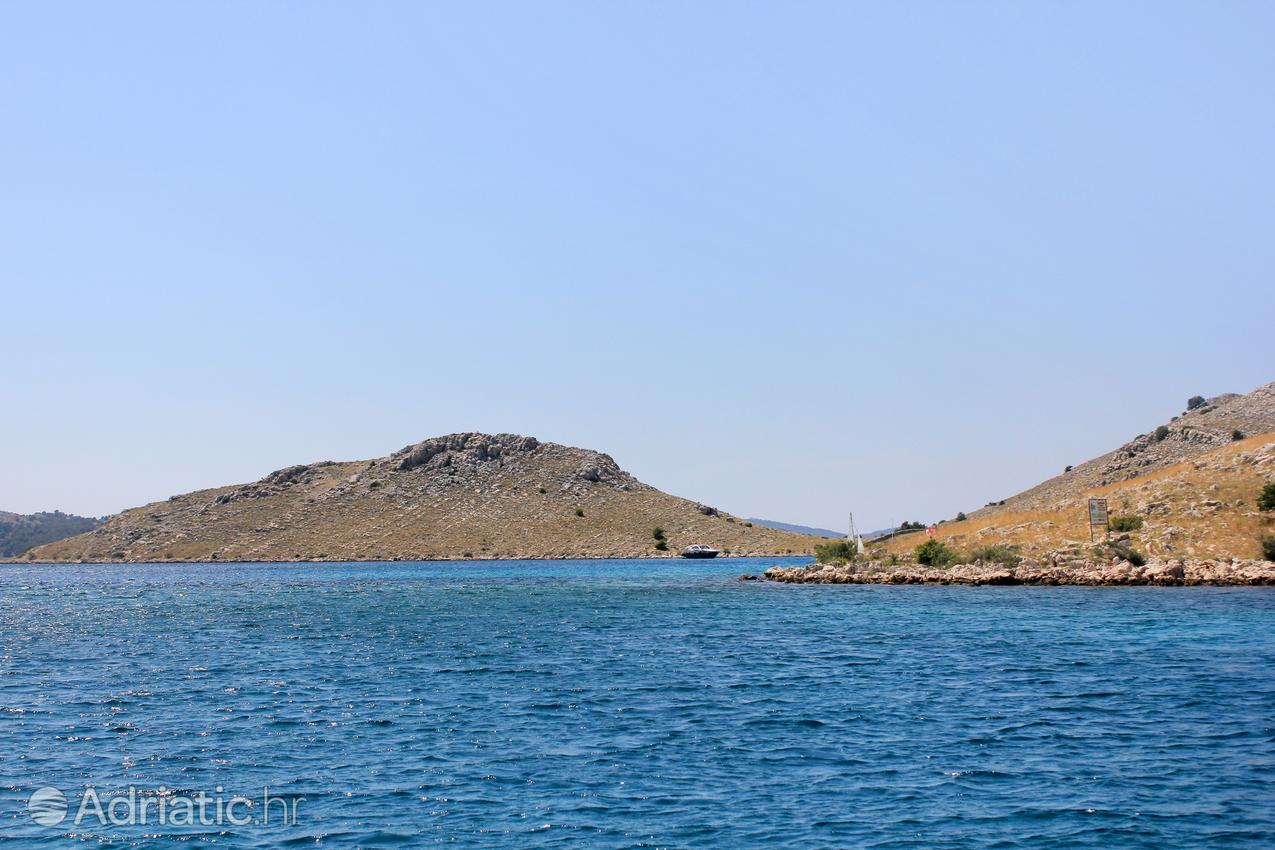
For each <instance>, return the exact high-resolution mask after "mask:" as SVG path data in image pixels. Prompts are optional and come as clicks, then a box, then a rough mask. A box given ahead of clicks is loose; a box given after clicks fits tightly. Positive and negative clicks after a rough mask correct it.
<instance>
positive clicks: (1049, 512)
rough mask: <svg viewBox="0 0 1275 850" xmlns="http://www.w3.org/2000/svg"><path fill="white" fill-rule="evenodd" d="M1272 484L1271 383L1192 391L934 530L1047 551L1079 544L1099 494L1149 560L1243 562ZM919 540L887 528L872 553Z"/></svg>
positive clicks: (1274, 415) (956, 544) (1258, 551)
mask: <svg viewBox="0 0 1275 850" xmlns="http://www.w3.org/2000/svg"><path fill="white" fill-rule="evenodd" d="M1272 483H1275V383H1272V384H1267V385H1265V386H1263V387H1259V388H1258V389H1256V390H1254V391H1253V392H1251V393H1249V394H1247V395H1243V396H1239V395H1224V396H1218V397H1216V398H1212V399H1208V400H1204V399H1197V400H1195V403H1194V407H1193V409H1191V410H1190V411H1188V412H1186V413H1184V414H1182V415H1181V416H1179V417H1175V419H1174V420H1173V421H1171V422H1169V423H1167V424H1166V425H1164V426H1161V427H1159V428H1157V429H1155V430H1153V431H1151V432H1149V433H1147V434H1143V435H1140V436H1138V437H1135V438H1134V439H1133V440H1130V441H1129V442H1127V443H1125V444H1124V445H1123V446H1121V447H1120V448H1118V449H1116V450H1115V451H1112V452H1108V453H1107V454H1105V455H1103V456H1101V457H1098V458H1095V459H1093V460H1091V461H1089V462H1087V463H1084V464H1081V465H1079V466H1077V467H1076V468H1075V469H1073V470H1071V471H1070V472H1067V473H1065V474H1064V475H1061V476H1058V477H1055V478H1053V479H1050V480H1049V481H1046V482H1044V483H1042V484H1040V485H1038V486H1036V487H1033V488H1031V489H1030V490H1027V491H1025V492H1023V493H1021V494H1019V495H1017V496H1014V497H1012V498H1009V499H1006V500H1005V501H1004V502H1001V503H998V504H996V505H991V506H988V507H986V508H984V509H982V510H978V511H971V512H970V514H969V515H968V516H967V517H963V518H958V519H957V520H954V521H948V522H942V523H940V524H938V526H937V527H936V529H935V539H936V540H937V541H938V542H940V543H942V544H944V545H945V546H947V547H949V548H951V549H953V550H955V551H956V552H957V553H960V552H975V551H979V550H981V549H985V548H986V547H989V546H993V547H995V546H1000V547H1006V546H1008V547H1013V548H1014V549H1015V551H1017V552H1019V553H1020V554H1021V555H1024V556H1027V557H1029V558H1033V559H1041V558H1048V557H1049V556H1050V554H1051V553H1055V552H1058V551H1062V550H1065V549H1067V548H1068V547H1074V546H1079V545H1081V544H1085V545H1087V544H1088V542H1089V538H1090V529H1089V524H1088V511H1087V503H1088V500H1089V499H1091V498H1100V499H1105V500H1106V501H1107V504H1108V508H1109V512H1110V514H1111V516H1112V517H1113V520H1115V521H1117V522H1118V523H1119V526H1118V528H1117V531H1118V532H1119V531H1126V532H1128V534H1129V546H1130V547H1131V549H1132V550H1133V551H1135V552H1137V553H1138V555H1139V556H1141V557H1143V558H1145V559H1147V561H1148V562H1149V563H1151V564H1154V563H1157V562H1161V563H1170V562H1174V561H1181V562H1183V563H1186V564H1187V565H1188V569H1189V565H1190V564H1192V563H1197V562H1198V563H1202V564H1209V563H1217V562H1219V561H1224V562H1226V563H1231V562H1232V561H1233V560H1237V561H1238V562H1244V561H1247V560H1249V559H1253V558H1259V557H1262V554H1263V553H1262V546H1261V545H1260V543H1259V539H1260V538H1261V536H1262V535H1271V534H1275V512H1272V511H1263V510H1260V509H1259V507H1258V504H1257V502H1258V497H1259V494H1260V493H1261V492H1262V490H1263V488H1264V487H1266V486H1267V485H1269V484H1272ZM1099 537H1101V531H1100V532H1099ZM923 540H925V535H923V534H920V533H913V534H907V535H902V536H899V537H896V538H895V539H893V540H890V541H888V542H886V543H883V544H882V546H881V549H882V555H883V556H890V555H893V556H894V557H896V558H907V557H908V556H909V555H910V554H911V552H912V550H913V549H915V547H916V546H917V544H919V543H920V542H921V541H923ZM1073 560H1074V559H1073ZM1097 563H1099V565H1100V566H1101V559H1099V562H1097ZM1077 569H1078V570H1082V571H1089V568H1088V567H1081V566H1079V565H1078V566H1077ZM1213 569H1214V568H1213V567H1208V568H1207V570H1206V571H1209V570H1213ZM1209 574H1210V575H1212V574H1213V573H1212V572H1209ZM1086 583H1087V582H1086Z"/></svg>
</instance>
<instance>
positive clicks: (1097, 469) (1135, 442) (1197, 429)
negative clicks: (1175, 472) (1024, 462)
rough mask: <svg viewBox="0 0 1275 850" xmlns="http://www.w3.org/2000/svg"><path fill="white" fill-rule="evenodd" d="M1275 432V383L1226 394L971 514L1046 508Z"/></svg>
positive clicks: (984, 514)
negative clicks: (1240, 439) (1238, 439)
mask: <svg viewBox="0 0 1275 850" xmlns="http://www.w3.org/2000/svg"><path fill="white" fill-rule="evenodd" d="M1271 431H1275V382H1272V383H1269V384H1266V385H1265V386H1261V387H1258V388H1257V389H1255V390H1253V391H1252V392H1251V393H1248V394H1247V395H1236V394H1234V393H1227V394H1225V395H1220V396H1216V397H1214V398H1211V399H1207V400H1206V401H1205V402H1204V403H1203V404H1201V405H1199V406H1198V407H1196V408H1195V409H1194V410H1187V411H1185V412H1183V413H1182V415H1181V416H1175V417H1174V418H1173V419H1172V420H1171V421H1169V422H1166V423H1164V424H1163V425H1162V426H1160V427H1159V428H1153V429H1151V430H1150V431H1149V432H1147V433H1146V434H1139V435H1138V436H1136V437H1134V438H1133V439H1132V440H1130V441H1129V442H1127V443H1125V444H1124V445H1122V446H1120V447H1119V448H1117V449H1114V450H1113V451H1110V452H1107V453H1106V454H1105V455H1102V456H1100V457H1096V458H1094V459H1093V460H1090V461H1087V462H1085V463H1081V464H1079V465H1077V466H1075V467H1073V468H1072V469H1070V470H1068V471H1066V472H1064V473H1063V474H1061V475H1058V476H1055V477H1054V478H1051V479H1049V480H1048V481H1045V482H1043V483H1041V484H1037V485H1036V486H1035V487H1032V488H1031V489H1030V490H1026V491H1024V492H1022V493H1019V494H1018V495H1017V496H1013V497H1011V498H1009V499H1006V500H1005V501H1004V502H1001V503H998V504H995V505H988V506H987V507H985V508H981V509H979V510H977V511H973V512H971V513H970V516H972V517H974V516H986V515H989V514H991V513H1000V512H1003V511H1022V510H1031V509H1035V508H1042V507H1046V506H1048V505H1050V504H1052V503H1054V502H1057V501H1058V500H1060V499H1067V498H1070V497H1074V496H1076V495H1078V494H1080V493H1084V492H1087V491H1088V490H1091V489H1093V488H1095V487H1104V486H1106V485H1108V484H1113V483H1116V482H1119V481H1127V480H1129V479H1131V478H1136V477H1138V476H1140V475H1146V474H1148V473H1150V472H1155V471H1157V470H1161V469H1166V468H1168V467H1170V466H1173V465H1174V464H1177V463H1181V462H1182V461H1184V460H1189V459H1191V458H1194V457H1198V456H1200V455H1202V454H1204V453H1206V452H1209V451H1212V450H1214V449H1218V448H1221V447H1224V446H1227V445H1230V444H1231V443H1232V442H1235V433H1236V432H1239V434H1240V435H1242V436H1243V437H1253V436H1257V435H1259V434H1266V433H1269V432H1271Z"/></svg>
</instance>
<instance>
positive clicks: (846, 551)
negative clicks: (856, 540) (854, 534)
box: [815, 540, 858, 564]
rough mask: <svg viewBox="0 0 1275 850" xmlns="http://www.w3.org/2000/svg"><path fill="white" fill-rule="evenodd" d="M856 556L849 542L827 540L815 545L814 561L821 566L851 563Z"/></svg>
mask: <svg viewBox="0 0 1275 850" xmlns="http://www.w3.org/2000/svg"><path fill="white" fill-rule="evenodd" d="M857 554H858V552H857V551H856V549H855V547H854V546H853V545H852V544H851V543H850V541H849V540H829V541H828V542H827V543H816V544H815V560H816V561H818V562H819V563H821V564H831V563H834V562H836V561H842V562H845V561H853V560H854V559H855V556H856V555H857Z"/></svg>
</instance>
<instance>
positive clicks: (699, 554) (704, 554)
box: [682, 551, 720, 558]
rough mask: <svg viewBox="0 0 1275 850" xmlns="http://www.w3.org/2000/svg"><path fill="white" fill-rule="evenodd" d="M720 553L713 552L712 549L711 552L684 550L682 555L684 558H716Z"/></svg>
mask: <svg viewBox="0 0 1275 850" xmlns="http://www.w3.org/2000/svg"><path fill="white" fill-rule="evenodd" d="M719 554H720V553H718V552H712V551H709V552H683V553H682V557H683V558H716V557H717V556H718V555H719Z"/></svg>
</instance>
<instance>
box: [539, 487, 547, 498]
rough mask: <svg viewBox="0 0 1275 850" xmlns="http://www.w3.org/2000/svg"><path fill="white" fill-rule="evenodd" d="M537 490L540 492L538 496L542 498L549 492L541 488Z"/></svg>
mask: <svg viewBox="0 0 1275 850" xmlns="http://www.w3.org/2000/svg"><path fill="white" fill-rule="evenodd" d="M537 489H538V490H539V491H540V495H542V496H543V495H544V494H545V493H547V492H549V491H548V490H546V489H545V488H543V487H538V488H537Z"/></svg>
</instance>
